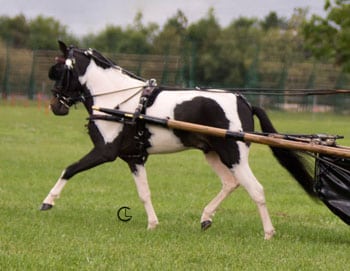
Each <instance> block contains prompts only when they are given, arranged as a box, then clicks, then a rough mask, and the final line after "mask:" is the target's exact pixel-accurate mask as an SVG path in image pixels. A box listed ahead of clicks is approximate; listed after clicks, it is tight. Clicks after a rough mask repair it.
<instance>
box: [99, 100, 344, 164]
mask: <svg viewBox="0 0 350 271" xmlns="http://www.w3.org/2000/svg"><path fill="white" fill-rule="evenodd" d="M92 109H93V110H96V111H100V112H104V113H107V114H109V115H112V116H116V117H118V118H114V119H113V118H112V119H111V118H108V117H107V118H105V119H106V120H112V121H120V122H122V121H123V120H131V119H132V118H133V116H134V115H133V114H132V113H128V112H124V111H120V110H116V109H108V108H100V107H97V106H93V107H92ZM138 118H139V119H143V120H145V121H146V122H148V123H151V124H156V125H160V126H163V127H167V128H171V129H177V130H183V131H188V132H193V133H201V134H206V135H210V136H217V137H223V138H234V139H236V140H239V141H244V142H252V143H257V144H263V145H269V146H271V147H277V148H281V149H292V150H299V151H306V152H312V153H320V154H326V155H333V156H338V157H344V158H350V149H349V148H348V147H337V146H324V145H320V144H317V143H313V142H301V141H291V140H286V139H283V138H281V136H280V135H279V134H275V135H274V134H270V135H268V136H265V135H258V134H254V133H247V132H234V131H230V130H226V129H222V128H217V127H211V126H205V125H200V124H195V123H190V122H184V121H179V120H172V119H162V118H157V117H152V116H148V115H143V114H141V115H140V116H139V117H138Z"/></svg>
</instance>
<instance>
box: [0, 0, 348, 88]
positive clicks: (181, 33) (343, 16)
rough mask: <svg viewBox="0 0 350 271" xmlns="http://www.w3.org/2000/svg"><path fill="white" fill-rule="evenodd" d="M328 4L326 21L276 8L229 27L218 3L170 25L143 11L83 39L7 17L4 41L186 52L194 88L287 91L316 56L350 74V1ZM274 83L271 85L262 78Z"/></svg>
mask: <svg viewBox="0 0 350 271" xmlns="http://www.w3.org/2000/svg"><path fill="white" fill-rule="evenodd" d="M325 9H326V11H327V12H328V14H327V17H326V18H322V17H320V16H317V15H312V16H311V18H310V19H307V18H308V17H307V15H308V10H307V9H300V8H299V9H296V10H295V11H294V14H293V15H292V16H291V18H283V17H279V16H278V14H277V13H276V12H274V11H271V12H270V13H269V14H268V15H267V16H266V17H265V18H263V19H260V20H259V19H257V18H246V17H241V18H238V19H235V20H233V21H232V22H231V24H229V25H228V26H226V27H222V26H220V24H219V22H218V19H217V18H216V16H215V10H214V9H213V8H210V9H209V10H208V12H207V14H206V15H205V16H204V17H203V18H201V19H200V20H198V21H196V22H194V23H191V24H189V23H188V19H187V17H186V15H185V14H184V13H183V12H182V11H181V10H178V11H177V12H176V14H175V15H174V16H172V17H170V18H169V19H168V20H167V22H166V23H165V24H164V26H163V27H162V28H160V27H159V26H158V25H157V24H156V23H148V24H145V23H143V21H142V18H143V16H142V13H141V12H138V13H136V15H135V18H134V22H133V23H132V24H131V25H128V26H127V27H124V28H123V27H120V26H115V25H107V26H106V27H105V28H104V29H103V30H102V31H100V32H98V33H89V34H87V35H86V36H84V37H81V38H78V37H75V36H74V35H71V34H68V31H67V29H68V27H67V26H64V25H62V24H60V22H59V21H57V20H55V19H54V18H51V17H47V18H46V17H43V16H38V17H37V18H35V19H33V20H27V19H26V18H25V17H24V15H18V16H16V17H14V18H9V17H4V16H3V17H0V38H2V39H3V40H5V41H6V42H7V44H10V45H12V46H14V47H17V48H31V49H55V50H56V48H57V46H56V41H57V40H58V39H62V40H65V41H66V43H68V44H75V45H78V46H79V45H80V46H81V47H92V48H96V49H98V50H100V51H102V52H108V53H127V54H142V55H145V54H157V55H165V56H169V55H176V56H180V57H181V63H180V64H181V71H180V73H181V78H182V79H183V81H184V83H183V84H187V85H190V86H195V85H203V86H212V87H215V86H221V87H259V86H260V87H265V86H266V87H277V88H284V87H285V81H286V77H287V73H288V71H287V70H288V68H289V67H290V66H291V65H292V64H293V62H305V61H314V58H312V57H315V58H316V59H318V60H322V61H324V60H326V61H329V60H332V61H334V62H335V63H337V64H339V65H340V66H341V67H342V68H343V70H344V71H350V47H349V44H350V34H349V33H350V30H349V29H350V20H349V16H348V15H349V14H350V4H349V1H345V0H336V1H330V0H327V1H325ZM262 62H265V63H266V62H270V63H267V64H266V65H267V66H269V67H266V68H267V69H268V70H269V69H270V70H272V71H271V73H270V75H269V77H266V78H263V77H264V75H261V74H260V73H261V72H259V69H260V70H261V69H265V67H259V63H262ZM272 62H274V63H275V64H271V63H272ZM276 63H278V64H276ZM273 66H275V67H273ZM267 81H269V82H270V84H267V83H261V82H267ZM311 81H312V80H311ZM310 86H311V85H310Z"/></svg>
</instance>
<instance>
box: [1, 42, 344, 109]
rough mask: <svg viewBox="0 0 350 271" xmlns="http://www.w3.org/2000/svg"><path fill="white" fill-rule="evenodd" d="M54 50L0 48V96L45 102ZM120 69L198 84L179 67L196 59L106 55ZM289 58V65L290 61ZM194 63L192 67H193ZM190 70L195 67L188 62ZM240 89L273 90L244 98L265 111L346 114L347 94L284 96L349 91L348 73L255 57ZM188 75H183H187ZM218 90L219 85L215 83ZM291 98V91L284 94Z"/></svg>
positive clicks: (324, 66)
mask: <svg viewBox="0 0 350 271" xmlns="http://www.w3.org/2000/svg"><path fill="white" fill-rule="evenodd" d="M56 55H57V51H45V50H39V51H30V50H24V49H13V48H9V47H0V93H1V96H0V97H1V99H11V98H12V97H15V96H20V97H26V98H29V99H36V97H37V96H38V95H40V97H44V98H48V97H49V96H50V94H51V93H50V89H51V86H52V84H53V83H52V82H51V81H50V80H49V79H48V77H47V72H48V70H49V68H50V66H51V65H52V64H53V63H54V58H55V56H56ZM107 56H109V57H110V58H111V59H112V60H114V61H115V62H116V63H117V64H118V65H120V66H121V67H123V68H125V69H128V70H130V71H132V72H134V73H136V74H138V75H140V76H142V77H144V78H156V79H157V81H158V83H159V84H162V85H169V86H182V87H188V86H196V85H202V84H201V82H196V79H195V78H193V77H192V76H193V72H191V69H190V68H188V67H187V68H186V67H185V64H184V63H187V64H186V65H187V66H188V63H192V62H193V60H194V59H195V58H193V56H192V59H188V60H186V61H184V60H183V59H182V58H181V57H179V56H159V55H130V54H110V55H108V54H107ZM291 60H293V61H291ZM194 64H195V63H194ZM190 66H192V67H193V66H195V65H192V64H190ZM246 70H247V73H246V77H245V83H244V86H245V87H247V88H256V89H262V90H264V89H266V90H269V89H274V90H276V89H278V90H280V92H281V95H268V94H266V93H265V94H264V92H261V94H259V95H256V94H254V95H251V94H247V95H246V96H248V99H249V100H250V101H251V102H252V103H254V104H259V105H261V106H263V107H265V108H281V109H284V110H312V111H317V112H318V111H337V112H348V104H349V102H350V98H349V95H348V94H341V95H332V96H324V95H322V96H308V95H305V96H300V95H299V96H291V95H288V96H286V95H283V94H284V93H285V91H286V90H295V89H350V75H349V74H346V73H342V72H341V70H340V69H339V68H337V67H335V66H334V65H333V64H331V63H322V62H311V61H305V60H304V59H303V58H302V57H300V56H298V55H296V56H294V57H293V56H292V57H289V60H288V61H286V62H285V63H281V62H280V59H278V58H273V57H271V58H269V59H259V58H258V57H257V58H256V59H255V60H253V61H251V63H248V64H247V67H246ZM186 72H187V74H186ZM214 85H215V86H218V87H230V88H235V87H236V86H234V85H233V86H223V85H220V83H216V84H214ZM288 93H289V94H291V91H288Z"/></svg>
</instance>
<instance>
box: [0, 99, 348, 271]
mask: <svg viewBox="0 0 350 271" xmlns="http://www.w3.org/2000/svg"><path fill="white" fill-rule="evenodd" d="M269 113H270V117H271V119H272V120H273V122H274V124H275V126H276V128H277V129H278V130H279V131H280V132H290V133H329V134H341V135H344V136H346V139H345V140H341V141H339V144H342V145H350V128H349V125H348V123H349V118H348V117H347V116H336V115H330V114H312V113H291V114H287V113H281V112H269ZM86 116H87V115H86V113H85V111H84V110H83V109H82V107H81V106H79V108H78V110H74V109H72V110H71V112H70V114H69V116H67V117H55V116H53V115H52V114H51V113H47V111H46V110H45V109H43V108H39V109H38V107H37V106H36V105H29V106H26V107H24V106H10V105H8V104H6V103H2V104H0V161H1V165H0V270H347V269H348V267H349V255H350V231H349V227H348V226H347V225H345V224H344V223H343V222H342V221H340V219H339V218H337V217H336V216H334V215H333V214H332V213H331V212H330V211H329V210H328V209H327V208H326V207H325V206H324V205H323V204H321V203H315V202H314V201H313V200H311V199H310V198H309V197H308V196H307V195H306V194H305V193H304V192H303V191H302V189H301V188H300V187H299V186H298V185H297V184H296V183H295V182H294V181H293V180H292V179H291V177H290V176H289V175H288V174H287V173H286V172H285V171H284V170H283V169H282V168H281V167H280V166H279V165H278V164H277V162H276V161H275V160H274V158H273V156H272V155H271V153H270V150H269V148H268V147H267V146H263V145H253V146H252V149H251V156H250V164H251V167H252V169H253V171H254V173H255V175H256V176H257V178H258V179H259V180H260V182H261V183H262V184H263V186H264V188H265V193H266V198H267V203H268V207H269V210H270V214H271V218H272V221H273V223H274V226H275V228H276V230H277V234H276V236H275V238H274V239H273V240H270V241H264V240H263V230H262V226H261V222H260V218H259V216H258V212H257V210H256V207H255V205H254V204H253V202H252V201H251V199H250V198H249V196H248V195H247V193H246V192H245V191H244V190H243V189H242V188H239V189H238V190H236V191H235V192H234V193H233V194H232V196H231V197H230V198H228V199H227V200H226V201H225V202H224V203H223V204H222V205H221V206H220V208H219V210H218V211H217V213H216V216H215V217H214V221H213V226H212V227H211V228H210V229H209V230H208V231H206V232H202V231H201V230H200V223H199V219H200V216H201V212H202V210H203V208H204V206H205V205H206V204H207V203H208V202H209V201H210V200H211V199H212V198H213V197H214V196H215V195H216V194H217V192H218V191H219V190H220V181H219V180H218V178H217V177H216V176H215V175H214V174H213V172H212V171H211V169H210V168H209V167H208V166H207V164H206V162H205V160H204V158H203V156H202V155H201V153H200V152H198V151H195V150H193V151H187V152H182V153H177V154H169V155H155V156H151V157H150V158H149V161H148V163H147V169H148V177H149V184H150V187H151V190H152V198H153V204H154V207H155V209H156V212H157V214H158V218H159V220H160V225H159V227H158V228H157V229H156V230H154V231H147V230H146V226H147V218H146V215H145V212H144V209H143V206H142V204H141V203H140V201H139V199H138V196H137V193H136V189H135V185H134V182H133V179H132V176H131V174H130V172H129V170H128V167H127V166H126V165H125V164H124V163H123V162H122V161H121V160H117V161H116V162H114V163H108V164H104V165H101V166H99V167H97V168H94V169H91V170H89V171H86V172H83V173H81V174H78V175H76V176H75V177H74V178H73V179H71V180H70V182H69V184H68V185H67V186H66V187H65V189H64V191H63V193H62V195H61V198H60V199H58V200H57V201H56V205H55V207H54V209H52V210H51V211H48V212H40V211H39V210H38V209H39V207H40V205H41V202H42V200H43V199H44V198H45V197H46V195H47V193H48V192H49V190H50V189H51V188H52V186H53V185H54V184H55V182H56V180H57V178H58V177H59V175H60V174H61V171H62V170H63V169H64V168H65V167H66V166H67V165H69V164H70V163H72V162H75V161H76V160H78V159H79V158H81V157H82V156H83V155H84V154H86V153H87V152H88V151H89V150H90V148H91V147H92V145H91V143H90V140H89V137H88V135H87V131H86V128H85V127H84V124H85V123H86V121H85V117H86ZM257 127H258V128H259V126H258V125H257ZM122 206H128V207H130V208H131V209H130V210H129V214H130V215H132V219H131V221H129V222H122V221H120V220H118V219H117V216H116V214H117V210H118V209H119V208H120V207H122Z"/></svg>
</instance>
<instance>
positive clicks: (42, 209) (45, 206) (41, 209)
mask: <svg viewBox="0 0 350 271" xmlns="http://www.w3.org/2000/svg"><path fill="white" fill-rule="evenodd" d="M52 207H53V205H52V204H48V203H43V204H42V205H41V208H40V211H47V210H50V209H51V208H52Z"/></svg>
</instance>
